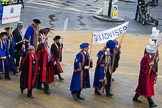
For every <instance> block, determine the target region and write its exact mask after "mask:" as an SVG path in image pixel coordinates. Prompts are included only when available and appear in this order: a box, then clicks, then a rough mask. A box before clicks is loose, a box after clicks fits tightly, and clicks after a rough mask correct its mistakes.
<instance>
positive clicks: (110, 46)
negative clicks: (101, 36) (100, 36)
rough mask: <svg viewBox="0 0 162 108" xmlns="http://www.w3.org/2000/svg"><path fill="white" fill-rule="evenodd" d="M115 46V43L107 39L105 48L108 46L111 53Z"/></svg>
mask: <svg viewBox="0 0 162 108" xmlns="http://www.w3.org/2000/svg"><path fill="white" fill-rule="evenodd" d="M115 46H116V43H115V42H114V41H113V40H109V41H107V43H106V48H109V49H110V52H111V53H113V50H114V48H115Z"/></svg>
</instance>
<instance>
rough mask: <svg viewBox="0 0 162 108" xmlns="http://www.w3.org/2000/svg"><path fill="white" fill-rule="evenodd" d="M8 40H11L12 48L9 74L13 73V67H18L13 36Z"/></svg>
mask: <svg viewBox="0 0 162 108" xmlns="http://www.w3.org/2000/svg"><path fill="white" fill-rule="evenodd" d="M8 39H9V40H10V48H9V53H10V58H8V63H9V72H12V71H13V67H15V66H16V64H15V61H14V58H15V48H14V46H15V44H16V43H15V41H14V39H13V37H12V35H10V36H8Z"/></svg>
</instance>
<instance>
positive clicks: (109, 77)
mask: <svg viewBox="0 0 162 108" xmlns="http://www.w3.org/2000/svg"><path fill="white" fill-rule="evenodd" d="M108 70H109V69H108ZM106 79H107V82H106V83H107V84H106V87H105V88H106V94H107V95H108V94H110V87H111V74H110V72H109V71H108V72H107V73H106Z"/></svg>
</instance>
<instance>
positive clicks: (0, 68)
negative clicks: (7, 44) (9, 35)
mask: <svg viewBox="0 0 162 108" xmlns="http://www.w3.org/2000/svg"><path fill="white" fill-rule="evenodd" d="M4 56H5V53H4V51H3V49H1V48H0V57H4ZM2 71H3V67H2V59H0V73H1V72H2Z"/></svg>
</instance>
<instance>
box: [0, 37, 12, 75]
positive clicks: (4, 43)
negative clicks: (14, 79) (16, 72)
mask: <svg viewBox="0 0 162 108" xmlns="http://www.w3.org/2000/svg"><path fill="white" fill-rule="evenodd" d="M0 47H1V48H0V49H1V54H2V55H4V56H6V57H7V58H6V59H5V60H4V68H5V72H6V70H8V71H9V72H11V70H10V69H9V65H10V64H9V62H10V58H9V56H10V52H9V49H8V41H7V40H5V41H1V45H0ZM0 65H2V59H0ZM6 65H7V66H6Z"/></svg>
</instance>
